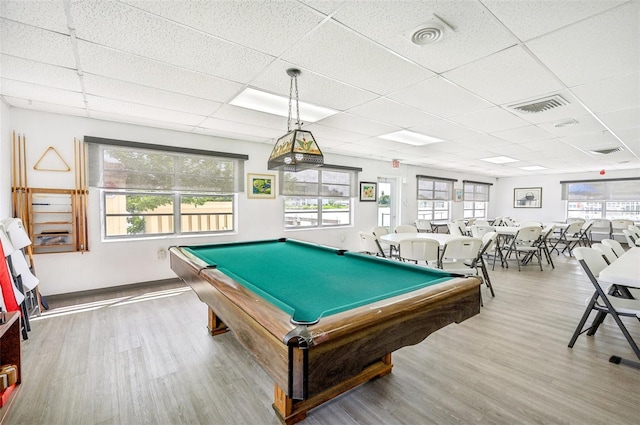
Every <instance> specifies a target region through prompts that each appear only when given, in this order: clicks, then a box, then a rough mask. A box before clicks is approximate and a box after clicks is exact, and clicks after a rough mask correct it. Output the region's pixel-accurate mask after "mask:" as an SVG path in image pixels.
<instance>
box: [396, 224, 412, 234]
mask: <svg viewBox="0 0 640 425" xmlns="http://www.w3.org/2000/svg"><path fill="white" fill-rule="evenodd" d="M394 232H396V233H418V229H417V228H416V226H414V225H413V224H400V225H399V226H396V228H395V229H394Z"/></svg>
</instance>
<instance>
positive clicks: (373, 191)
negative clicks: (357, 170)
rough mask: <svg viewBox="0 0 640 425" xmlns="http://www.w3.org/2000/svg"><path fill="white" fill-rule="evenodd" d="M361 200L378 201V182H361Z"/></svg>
mask: <svg viewBox="0 0 640 425" xmlns="http://www.w3.org/2000/svg"><path fill="white" fill-rule="evenodd" d="M360 200H361V201H363V202H376V201H377V200H378V183H375V182H360Z"/></svg>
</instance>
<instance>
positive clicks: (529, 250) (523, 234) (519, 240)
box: [504, 226, 542, 271]
mask: <svg viewBox="0 0 640 425" xmlns="http://www.w3.org/2000/svg"><path fill="white" fill-rule="evenodd" d="M541 234H542V228H541V227H539V226H529V227H521V228H519V229H518V232H517V233H516V235H515V236H514V237H513V239H511V243H510V244H509V247H508V248H507V253H506V255H505V256H504V258H505V259H509V257H511V255H512V254H515V256H516V263H518V271H520V270H521V268H520V266H521V265H525V264H527V263H528V262H529V261H530V260H531V259H532V258H533V257H536V258H537V259H538V265H539V266H540V271H542V260H541V258H540V248H539V247H538V242H539V241H538V239H540V235H541ZM521 253H523V254H524V257H523V258H522V259H520V254H521Z"/></svg>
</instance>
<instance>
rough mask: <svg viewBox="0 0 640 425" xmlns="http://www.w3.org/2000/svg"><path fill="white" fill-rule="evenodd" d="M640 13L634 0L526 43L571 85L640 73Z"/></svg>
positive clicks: (639, 4)
mask: <svg viewBox="0 0 640 425" xmlns="http://www.w3.org/2000/svg"><path fill="white" fill-rule="evenodd" d="M638 16H640V2H638V1H630V2H627V3H626V4H623V5H622V6H620V7H617V8H614V9H611V10H609V11H607V12H604V13H602V14H600V15H597V16H595V17H592V18H589V19H585V20H583V21H581V22H578V23H576V24H573V25H570V26H568V27H565V28H562V29H560V30H558V31H555V32H553V33H551V34H548V35H545V36H543V37H540V38H538V39H535V40H533V41H530V42H528V43H527V44H526V45H527V47H528V48H529V49H531V51H532V52H533V53H534V54H535V55H536V56H537V57H539V58H540V59H541V60H542V61H543V62H544V63H546V64H547V66H548V67H549V68H550V69H551V71H552V72H553V73H555V74H556V75H557V76H558V77H559V78H560V79H561V80H562V81H563V82H564V83H565V84H567V85H568V86H569V87H572V86H577V85H580V84H584V83H588V82H591V81H596V80H601V79H604V78H610V77H612V76H616V75H623V74H628V73H632V72H638V68H639V67H640V66H639V65H640V49H638V40H639V39H640V25H638ZM618 28H624V29H625V30H624V31H619V30H617V29H618Z"/></svg>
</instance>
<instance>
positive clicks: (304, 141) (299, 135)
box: [268, 68, 324, 172]
mask: <svg viewBox="0 0 640 425" xmlns="http://www.w3.org/2000/svg"><path fill="white" fill-rule="evenodd" d="M287 75H289V77H291V83H290V85H289V115H288V120H287V134H285V135H284V136H282V137H280V138H279V139H278V141H277V142H276V145H275V146H274V147H273V151H272V152H271V156H270V157H269V163H268V168H269V170H284V171H293V172H297V171H300V170H305V169H308V168H313V167H320V166H322V165H323V164H324V156H323V155H322V151H321V150H320V148H319V147H318V144H317V143H316V140H315V139H314V138H313V134H311V132H310V131H307V130H302V129H301V125H302V124H301V122H300V106H299V105H298V75H300V70H299V69H296V68H289V69H287ZM294 88H295V102H296V124H295V128H294V129H293V130H292V129H291V127H292V126H291V121H292V118H293V117H292V115H291V104H292V102H293V92H294Z"/></svg>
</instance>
